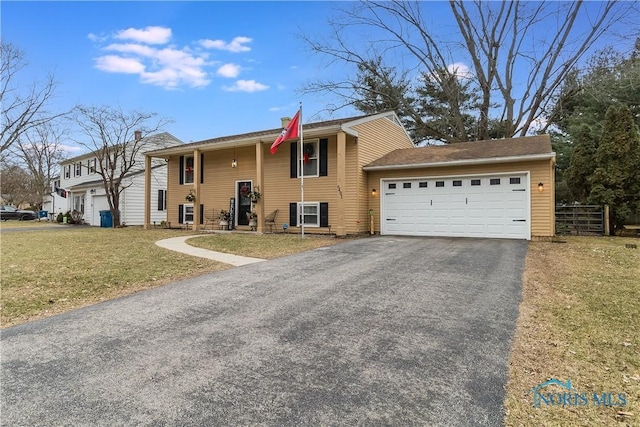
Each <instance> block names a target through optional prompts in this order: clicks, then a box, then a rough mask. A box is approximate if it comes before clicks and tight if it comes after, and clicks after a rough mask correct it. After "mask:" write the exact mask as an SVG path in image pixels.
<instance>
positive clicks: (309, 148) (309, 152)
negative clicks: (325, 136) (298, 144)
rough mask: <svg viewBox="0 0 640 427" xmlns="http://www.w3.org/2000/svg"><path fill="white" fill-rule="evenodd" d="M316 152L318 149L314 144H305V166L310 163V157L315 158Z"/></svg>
mask: <svg viewBox="0 0 640 427" xmlns="http://www.w3.org/2000/svg"><path fill="white" fill-rule="evenodd" d="M315 152H316V148H315V145H314V144H304V153H303V158H304V163H305V164H307V163H309V157H311V156H313V155H314V154H315Z"/></svg>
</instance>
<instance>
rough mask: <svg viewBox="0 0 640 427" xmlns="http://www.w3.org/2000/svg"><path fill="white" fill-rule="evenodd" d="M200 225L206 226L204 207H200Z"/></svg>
mask: <svg viewBox="0 0 640 427" xmlns="http://www.w3.org/2000/svg"><path fill="white" fill-rule="evenodd" d="M200 224H204V205H200Z"/></svg>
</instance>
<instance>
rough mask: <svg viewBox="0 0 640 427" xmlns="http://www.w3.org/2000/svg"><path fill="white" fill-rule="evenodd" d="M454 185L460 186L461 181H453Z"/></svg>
mask: <svg viewBox="0 0 640 427" xmlns="http://www.w3.org/2000/svg"><path fill="white" fill-rule="evenodd" d="M453 186H454V187H462V181H453Z"/></svg>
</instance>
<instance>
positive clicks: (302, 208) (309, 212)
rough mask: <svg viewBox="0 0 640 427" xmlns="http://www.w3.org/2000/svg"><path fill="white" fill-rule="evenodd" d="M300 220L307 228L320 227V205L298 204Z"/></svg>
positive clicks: (315, 203) (310, 203)
mask: <svg viewBox="0 0 640 427" xmlns="http://www.w3.org/2000/svg"><path fill="white" fill-rule="evenodd" d="M298 218H301V219H302V221H304V226H305V227H320V203H319V202H304V205H303V204H302V203H298Z"/></svg>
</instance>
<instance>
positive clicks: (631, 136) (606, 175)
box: [589, 105, 640, 233]
mask: <svg viewBox="0 0 640 427" xmlns="http://www.w3.org/2000/svg"><path fill="white" fill-rule="evenodd" d="M595 160H596V164H597V168H596V169H595V171H594V173H593V176H592V178H591V191H590V194H589V201H590V202H591V203H598V204H607V205H609V207H610V221H611V224H612V227H611V232H612V233H615V232H616V231H618V230H621V229H622V227H623V225H624V221H625V219H626V218H627V217H628V216H629V215H631V213H633V212H634V211H637V210H638V208H640V174H639V171H640V135H639V134H638V127H637V126H636V124H635V121H634V117H633V114H632V113H631V110H630V109H629V107H627V106H626V105H621V106H612V107H609V109H608V110H607V113H606V115H605V120H604V128H603V133H602V139H601V140H600V144H599V145H598V149H597V151H596V156H595Z"/></svg>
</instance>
